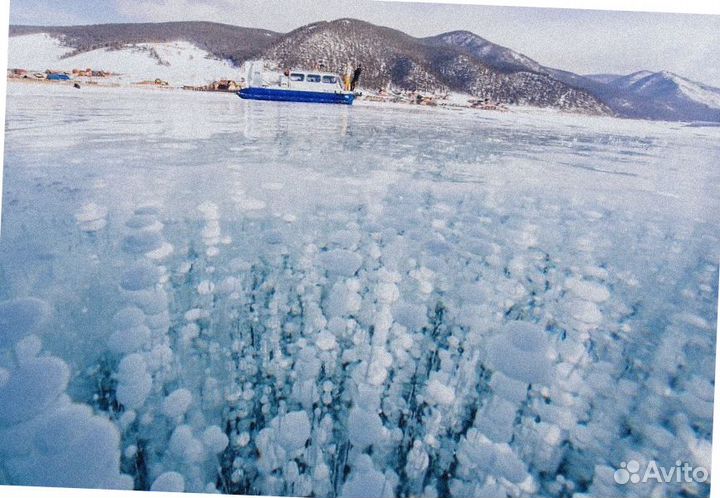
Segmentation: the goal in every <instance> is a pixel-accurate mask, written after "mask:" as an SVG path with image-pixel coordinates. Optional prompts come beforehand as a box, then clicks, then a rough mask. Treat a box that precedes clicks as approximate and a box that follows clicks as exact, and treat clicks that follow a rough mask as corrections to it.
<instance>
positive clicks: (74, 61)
mask: <svg viewBox="0 0 720 498" xmlns="http://www.w3.org/2000/svg"><path fill="white" fill-rule="evenodd" d="M8 53H9V56H8V65H9V67H11V68H27V69H32V70H38V71H44V70H46V69H53V70H62V71H71V70H72V69H85V68H92V69H95V70H104V71H111V72H113V73H117V74H119V75H120V76H119V78H120V79H121V80H122V81H123V82H129V83H132V82H138V81H143V80H154V79H156V78H160V79H162V80H165V81H167V82H169V83H170V84H171V85H175V86H179V85H192V84H202V83H208V82H211V81H214V80H219V79H237V78H238V77H239V70H238V68H236V67H233V66H232V65H231V64H230V63H229V62H228V61H226V60H219V59H217V58H214V57H213V56H212V55H211V54H209V53H208V52H206V51H204V50H202V49H200V48H198V47H196V46H195V45H193V44H192V43H189V42H186V41H175V42H166V43H137V44H132V45H127V46H125V47H123V48H120V49H117V50H114V49H109V48H103V49H97V50H92V51H89V52H82V53H79V54H76V55H71V54H72V53H73V51H72V49H71V48H68V47H66V46H63V44H62V42H61V40H59V39H58V38H55V37H53V36H50V35H48V34H46V33H38V34H31V35H23V36H15V37H11V38H10V41H9V50H8ZM68 55H71V56H69V57H67V56H68Z"/></svg>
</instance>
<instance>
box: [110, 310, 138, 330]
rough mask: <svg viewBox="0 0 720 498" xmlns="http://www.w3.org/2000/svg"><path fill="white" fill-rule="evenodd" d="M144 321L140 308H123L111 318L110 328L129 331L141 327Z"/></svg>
mask: <svg viewBox="0 0 720 498" xmlns="http://www.w3.org/2000/svg"><path fill="white" fill-rule="evenodd" d="M144 320H145V313H144V312H143V310H141V309H140V308H137V307H135V306H130V307H127V308H123V309H121V310H120V311H118V312H117V313H115V315H114V316H113V318H112V326H113V328H115V329H129V328H132V327H137V326H138V325H142V323H143V321H144Z"/></svg>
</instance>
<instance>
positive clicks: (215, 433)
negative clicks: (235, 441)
mask: <svg viewBox="0 0 720 498" xmlns="http://www.w3.org/2000/svg"><path fill="white" fill-rule="evenodd" d="M202 441H203V444H204V445H205V447H206V448H207V449H208V450H209V451H210V453H212V454H214V455H216V454H218V453H222V452H223V451H225V448H227V445H228V442H229V439H228V437H227V435H225V433H224V432H223V431H222V429H221V428H220V427H218V426H217V425H211V426H210V427H208V428H207V429H205V431H204V432H203V434H202Z"/></svg>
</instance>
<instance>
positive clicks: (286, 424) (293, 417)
mask: <svg viewBox="0 0 720 498" xmlns="http://www.w3.org/2000/svg"><path fill="white" fill-rule="evenodd" d="M271 425H272V427H273V428H275V429H277V442H278V444H280V445H281V446H282V447H283V448H285V451H287V452H288V453H291V454H292V453H294V452H296V451H298V450H300V449H302V448H304V447H305V443H306V442H307V440H308V439H310V419H309V418H308V415H307V413H306V412H305V411H302V410H300V411H296V412H289V413H287V414H285V415H282V416H278V417H276V418H275V419H273V421H272V423H271Z"/></svg>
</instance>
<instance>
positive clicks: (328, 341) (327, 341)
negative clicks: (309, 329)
mask: <svg viewBox="0 0 720 498" xmlns="http://www.w3.org/2000/svg"><path fill="white" fill-rule="evenodd" d="M315 344H316V345H317V347H318V349H320V350H321V351H330V350H331V349H335V347H336V346H337V341H336V340H335V336H334V335H333V334H332V332H330V331H329V330H323V331H321V332H320V333H319V334H318V335H317V338H316V339H315Z"/></svg>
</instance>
